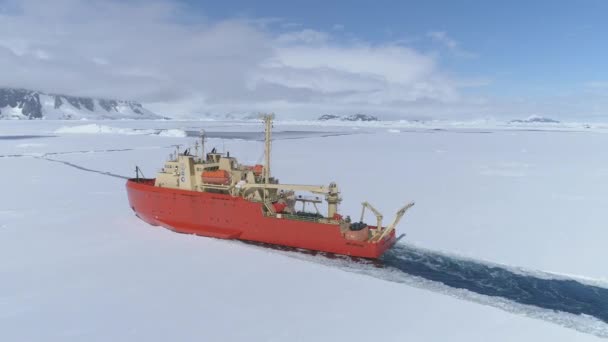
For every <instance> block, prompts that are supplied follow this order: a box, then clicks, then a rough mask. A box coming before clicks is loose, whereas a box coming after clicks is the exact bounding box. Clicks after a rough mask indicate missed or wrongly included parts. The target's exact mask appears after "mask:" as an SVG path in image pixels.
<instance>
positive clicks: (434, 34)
mask: <svg viewBox="0 0 608 342" xmlns="http://www.w3.org/2000/svg"><path fill="white" fill-rule="evenodd" d="M426 35H427V37H429V38H431V40H433V41H434V42H436V43H439V44H441V45H443V46H444V47H445V48H446V49H448V50H449V51H450V52H452V53H453V54H455V55H456V56H459V57H469V58H472V57H477V56H476V55H475V54H474V53H471V52H469V51H466V50H464V49H463V48H462V47H461V46H460V43H459V42H458V41H456V40H455V39H453V38H451V37H450V36H449V35H448V34H447V33H446V32H444V31H430V32H427V34H426Z"/></svg>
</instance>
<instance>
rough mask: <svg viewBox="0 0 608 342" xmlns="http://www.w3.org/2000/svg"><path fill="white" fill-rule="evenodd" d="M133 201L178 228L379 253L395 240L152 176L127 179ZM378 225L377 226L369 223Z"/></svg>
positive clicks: (157, 222) (150, 217) (140, 212)
mask: <svg viewBox="0 0 608 342" xmlns="http://www.w3.org/2000/svg"><path fill="white" fill-rule="evenodd" d="M127 193H128V196H129V203H130V206H131V208H132V209H133V211H135V213H136V214H137V216H138V217H139V218H141V219H142V220H143V221H145V222H147V223H149V224H151V225H154V226H162V227H165V228H168V229H171V230H173V231H176V232H180V233H187V234H196V235H202V236H209V237H215V238H221V239H238V240H245V241H256V242H264V243H269V244H274V245H281V246H289V247H296V248H304V249H309V250H316V251H323V252H329V253H335V254H343V255H350V256H356V257H363V258H371V259H376V258H379V257H380V256H382V254H383V253H384V252H386V251H387V250H388V249H389V248H391V247H392V246H393V245H394V244H395V242H396V237H395V231H394V230H393V231H392V232H391V233H390V234H387V236H385V237H384V238H383V239H382V240H381V241H378V242H374V243H371V242H359V241H351V240H347V239H345V238H344V236H343V234H342V233H341V232H340V226H339V225H337V224H325V223H318V222H309V221H300V220H292V219H285V218H276V217H269V216H264V214H263V210H262V204H261V203H258V202H251V201H248V200H246V199H243V198H241V197H233V196H230V195H226V194H217V193H209V192H198V191H187V190H179V189H169V188H162V187H156V186H154V179H138V180H135V179H130V180H128V181H127ZM370 228H372V229H375V227H370Z"/></svg>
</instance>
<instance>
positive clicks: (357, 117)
mask: <svg viewBox="0 0 608 342" xmlns="http://www.w3.org/2000/svg"><path fill="white" fill-rule="evenodd" d="M317 120H319V121H328V120H340V121H380V120H379V119H378V118H377V117H375V116H373V115H369V114H351V115H343V116H338V115H333V114H325V115H321V116H320V117H319V118H318V119H317Z"/></svg>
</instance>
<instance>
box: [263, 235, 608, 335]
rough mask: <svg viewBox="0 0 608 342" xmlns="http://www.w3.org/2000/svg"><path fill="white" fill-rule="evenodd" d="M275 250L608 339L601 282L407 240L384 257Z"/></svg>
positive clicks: (607, 304) (607, 296)
mask: <svg viewBox="0 0 608 342" xmlns="http://www.w3.org/2000/svg"><path fill="white" fill-rule="evenodd" d="M264 246H265V247H269V246H268V245H264ZM271 248H273V249H279V250H281V251H282V252H283V253H286V255H288V256H290V257H294V258H299V259H304V260H307V261H312V262H316V263H321V264H325V265H328V266H332V267H338V268H340V269H343V270H346V271H349V272H355V273H360V274H365V275H368V276H372V277H375V278H380V279H384V280H388V281H394V282H399V283H405V284H408V285H412V286H415V287H419V288H423V289H427V290H432V291H436V292H441V293H445V294H447V295H451V296H454V297H457V298H460V299H466V300H471V301H474V302H478V303H482V304H485V305H490V306H494V307H498V308H500V309H503V310H506V311H510V312H513V313H517V314H524V315H526V316H530V317H535V318H539V319H543V320H547V321H550V322H553V323H556V324H559V325H562V326H566V327H569V328H573V329H576V330H579V331H581V332H585V333H590V334H594V335H597V336H600V337H608V288H606V287H602V286H600V285H597V284H591V283H588V282H585V281H581V280H578V279H574V278H569V277H565V276H558V275H553V274H550V273H546V272H540V271H529V270H523V269H515V268H510V267H507V266H504V265H498V264H491V263H487V262H483V261H478V260H473V259H466V258H462V257H458V256H453V255H448V254H444V253H440V252H435V251H431V250H428V249H423V248H419V247H414V246H409V245H405V244H397V245H396V246H395V247H394V248H392V249H391V250H389V251H388V252H387V253H386V254H385V255H384V256H383V257H382V259H381V260H379V261H371V260H366V259H359V258H350V257H344V256H336V255H331V254H327V253H319V252H311V251H303V250H293V249H289V248H285V247H276V246H272V247H271Z"/></svg>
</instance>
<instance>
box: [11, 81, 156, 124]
mask: <svg viewBox="0 0 608 342" xmlns="http://www.w3.org/2000/svg"><path fill="white" fill-rule="evenodd" d="M160 118H162V117H161V116H159V115H157V114H155V113H153V112H151V111H149V110H147V109H145V108H144V107H143V106H142V105H141V103H138V102H135V101H123V100H114V99H101V98H93V97H77V96H70V95H63V94H52V93H44V92H41V91H36V90H29V89H19V88H0V119H25V120H28V119H29V120H33V119H56V120H78V119H160Z"/></svg>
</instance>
